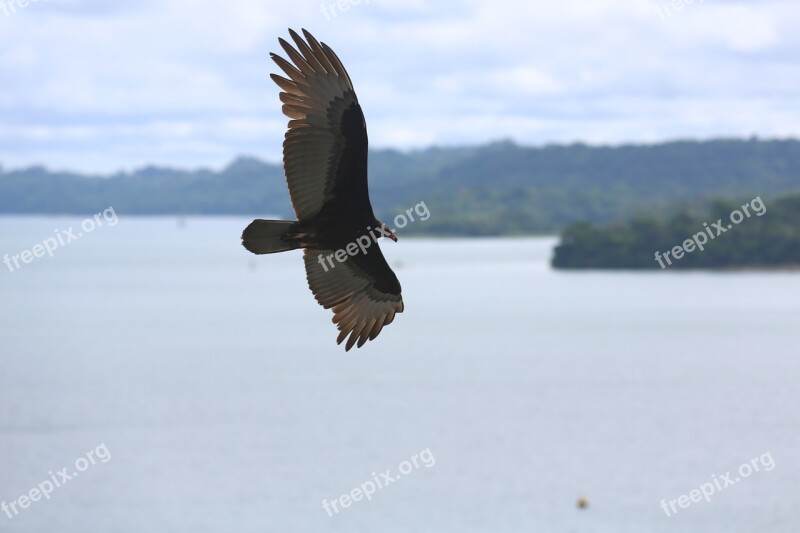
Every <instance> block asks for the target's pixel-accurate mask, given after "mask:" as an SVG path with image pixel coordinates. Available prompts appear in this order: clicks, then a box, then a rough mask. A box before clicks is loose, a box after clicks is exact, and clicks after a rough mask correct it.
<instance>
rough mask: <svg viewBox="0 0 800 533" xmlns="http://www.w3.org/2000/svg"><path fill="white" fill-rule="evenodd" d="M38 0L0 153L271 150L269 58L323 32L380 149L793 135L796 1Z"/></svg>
mask: <svg viewBox="0 0 800 533" xmlns="http://www.w3.org/2000/svg"><path fill="white" fill-rule="evenodd" d="M6 2H7V3H8V2H10V0H6ZM332 3H335V2H333V0H331V1H327V0H325V1H323V2H320V3H317V2H278V1H264V0H239V1H237V2H235V3H229V2H228V3H223V2H211V1H208V0H191V1H190V0H160V1H158V2H156V1H154V0H152V1H151V0H145V1H142V2H136V3H125V2H122V3H108V2H105V1H103V2H101V1H100V0H92V1H87V0H59V1H55V0H48V1H44V0H40V1H38V2H32V3H30V4H29V5H28V6H27V7H25V8H24V9H17V10H16V12H15V13H14V14H13V15H11V16H4V15H3V12H2V10H0V76H1V77H2V79H3V80H4V88H3V93H2V98H0V124H2V125H3V127H2V128H0V161H2V163H3V164H4V165H5V166H6V167H9V166H11V167H15V166H22V165H28V164H34V163H43V164H46V165H48V166H54V167H58V168H65V167H70V168H74V169H76V170H90V171H114V170H118V169H121V168H124V169H129V168H132V167H136V166H141V165H145V164H149V163H158V164H172V165H179V166H187V167H197V166H199V165H209V166H213V167H221V166H223V165H225V164H226V163H228V162H229V161H230V160H231V159H233V158H235V157H236V156H238V155H240V154H252V155H256V156H260V157H265V158H267V159H270V160H279V158H280V155H281V153H280V152H281V144H282V132H283V130H284V128H285V124H286V119H285V118H284V117H283V116H282V115H281V113H280V103H279V102H278V100H277V93H278V89H277V88H276V87H275V86H274V84H273V83H272V82H271V81H270V80H269V77H268V75H269V73H270V72H275V71H276V67H275V66H274V65H273V64H272V63H271V61H270V60H269V57H268V53H269V52H270V51H279V47H278V45H277V42H276V39H277V37H278V36H283V37H285V36H286V28H287V27H293V28H300V27H306V28H308V29H309V30H311V31H312V32H313V33H315V35H317V37H318V38H320V39H321V40H323V41H325V42H327V43H328V44H330V45H331V46H332V47H333V48H334V49H335V50H336V51H337V54H338V55H339V56H340V57H341V58H342V59H343V61H344V62H345V64H346V65H347V68H348V70H349V71H350V74H351V76H352V77H353V80H354V83H355V85H356V90H357V91H358V94H359V99H360V101H361V103H362V106H363V107H364V109H365V113H366V116H367V121H368V126H369V131H370V141H371V145H372V146H373V147H393V148H401V149H403V148H419V147H425V146H428V145H430V144H440V145H454V144H462V143H463V144H477V143H482V142H487V141H492V140H496V139H505V138H510V139H513V140H515V141H517V142H520V143H536V144H540V143H547V142H573V141H589V142H596V143H618V142H628V141H658V140H664V139H672V138H676V137H681V138H687V137H699V138H707V137H712V136H722V135H724V136H731V135H751V134H758V135H760V136H764V137H769V136H798V135H799V134H800V131H798V130H800V116H798V114H800V109H798V108H797V106H796V105H795V103H794V101H795V98H796V94H798V90H800V72H799V70H800V67H798V65H797V62H796V58H797V57H798V53H800V32H798V31H797V22H796V21H797V20H799V17H798V15H800V4H797V3H796V2H795V1H793V0H792V1H784V0H765V1H763V2H758V3H752V2H739V1H725V0H705V1H700V0H695V1H694V2H693V3H691V4H687V5H685V6H684V7H683V9H681V10H679V11H677V10H676V11H675V12H674V13H672V14H671V16H670V17H668V18H664V17H662V16H661V15H660V12H659V6H660V5H663V4H664V3H665V2H660V1H659V0H586V1H581V2H564V3H556V2H551V1H548V0H524V1H523V0H499V1H497V2H485V1H483V0H481V1H478V0H461V1H454V2H448V3H443V2H433V1H429V0H413V2H404V3H399V2H394V1H389V0H371V1H369V2H366V0H362V1H361V2H360V3H358V4H355V3H354V2H351V4H353V5H351V6H350V8H349V9H348V10H347V11H339V12H338V13H337V14H336V16H335V17H330V16H328V17H326V16H325V13H324V12H323V11H324V10H323V8H322V6H323V4H325V5H328V6H329V5H330V4H332Z"/></svg>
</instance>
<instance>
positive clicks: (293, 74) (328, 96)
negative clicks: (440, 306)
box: [242, 29, 403, 351]
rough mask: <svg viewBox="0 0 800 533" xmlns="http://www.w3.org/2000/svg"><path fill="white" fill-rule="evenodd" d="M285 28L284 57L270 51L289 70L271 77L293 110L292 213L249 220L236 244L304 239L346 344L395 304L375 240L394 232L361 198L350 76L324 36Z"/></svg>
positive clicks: (390, 313) (275, 246)
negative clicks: (293, 218)
mask: <svg viewBox="0 0 800 533" xmlns="http://www.w3.org/2000/svg"><path fill="white" fill-rule="evenodd" d="M289 34H290V35H291V37H292V40H293V41H294V43H295V45H296V46H297V48H294V47H293V46H292V45H291V44H289V43H288V42H286V41H285V40H284V39H280V38H279V39H278V42H279V43H280V45H281V47H282V48H283V49H284V51H285V52H286V55H287V56H288V57H289V59H290V60H291V62H289V61H287V60H286V59H284V58H283V57H281V56H279V55H276V54H270V57H271V58H272V59H273V61H275V63H277V65H278V66H279V67H280V68H281V70H282V71H283V72H284V73H285V74H286V76H288V78H286V77H283V76H279V75H277V74H272V75H271V76H270V77H271V78H272V80H273V81H274V82H275V83H276V84H278V86H279V87H280V88H281V89H282V92H281V93H280V100H281V102H283V113H284V114H285V115H286V116H287V117H289V118H290V119H291V120H289V125H288V130H287V131H286V135H285V138H284V142H283V163H284V172H285V174H286V183H287V185H288V188H289V196H290V197H291V201H292V207H293V208H294V212H295V215H296V216H297V220H296V221H284V220H254V221H253V222H252V223H251V224H250V225H249V226H248V227H247V228H246V229H245V230H244V233H243V234H242V244H243V245H244V247H245V248H247V249H248V250H249V251H250V252H252V253H254V254H271V253H276V252H285V251H287V250H294V249H297V248H302V249H303V253H304V256H303V259H304V262H305V268H306V278H307V280H308V286H309V288H310V289H311V292H313V293H314V297H315V298H316V300H317V302H319V304H320V305H321V306H322V307H324V308H325V309H331V310H332V311H333V322H334V323H335V324H336V326H337V327H338V328H339V337H338V338H337V343H338V344H341V343H342V342H343V341H344V340H345V339H347V344H346V345H345V349H346V350H348V351H349V350H350V348H352V347H353V346H354V345H357V346H358V347H359V348H360V347H361V346H363V345H364V343H365V342H367V341H368V340H373V339H375V337H377V336H378V334H379V333H380V332H381V330H382V329H383V327H384V326H386V325H388V324H390V323H391V322H392V320H394V317H395V315H396V314H397V313H402V312H403V298H402V296H401V290H400V282H399V281H398V280H397V276H395V274H394V272H393V271H392V269H391V268H390V267H389V265H388V263H387V262H386V259H385V258H384V257H383V254H382V253H381V250H380V247H379V246H378V243H377V239H378V238H380V237H388V238H390V239H392V240H393V241H395V242H397V236H396V235H395V233H394V232H393V231H392V230H391V229H390V228H389V227H388V226H387V225H386V224H384V223H383V222H381V221H379V220H378V219H376V218H375V214H374V213H373V211H372V204H370V201H369V189H368V186H367V147H368V141H367V125H366V122H365V120H364V113H363V112H362V110H361V106H360V105H359V104H358V98H357V97H356V93H355V90H354V89H353V83H352V81H351V80H350V76H349V75H348V74H347V71H346V70H345V68H344V66H343V65H342V62H341V61H340V60H339V58H338V57H337V56H336V54H335V53H334V52H333V50H331V49H330V47H328V46H327V45H326V44H325V43H320V42H318V41H317V40H316V39H315V38H314V36H312V35H311V34H310V33H309V32H307V31H306V30H303V36H304V37H305V40H304V39H303V38H302V37H300V36H299V35H298V34H297V33H296V32H295V31H293V30H291V29H290V30H289ZM367 242H369V243H370V244H369V246H366V243H367ZM353 251H355V253H351V252H353ZM333 258H336V261H335V262H334V260H333ZM340 258H344V259H345V260H342V259H340ZM348 337H349V338H348Z"/></svg>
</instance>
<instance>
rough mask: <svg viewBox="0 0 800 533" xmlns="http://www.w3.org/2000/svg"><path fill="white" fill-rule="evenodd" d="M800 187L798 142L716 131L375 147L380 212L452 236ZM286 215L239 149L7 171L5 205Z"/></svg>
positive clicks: (29, 210)
mask: <svg viewBox="0 0 800 533" xmlns="http://www.w3.org/2000/svg"><path fill="white" fill-rule="evenodd" d="M790 191H800V142H798V141H777V140H773V141H759V140H756V139H751V140H716V141H708V142H693V141H685V142H671V143H664V144H658V145H627V146H619V147H592V146H586V145H582V144H575V145H569V146H545V147H540V148H532V147H523V146H518V145H515V144H513V143H510V142H501V143H495V144H491V145H487V146H482V147H476V148H431V149H428V150H423V151H416V152H411V153H401V152H397V151H387V150H382V151H373V152H372V153H371V154H370V193H371V195H372V199H373V204H374V206H375V210H376V213H377V214H378V216H379V218H382V219H386V220H389V219H391V218H393V217H394V215H395V214H397V213H401V212H403V211H404V210H405V209H407V208H409V207H411V206H413V205H415V204H417V203H419V202H422V201H424V202H425V203H426V205H427V206H428V207H429V209H430V211H431V217H430V219H429V220H428V221H426V222H425V224H414V225H411V226H409V227H408V228H407V230H406V231H409V232H426V233H436V234H449V235H504V234H532V233H554V232H557V231H559V230H561V229H563V228H564V227H566V226H568V225H569V224H572V223H575V222H578V221H584V220H585V221H589V222H592V223H606V222H609V221H611V220H614V219H618V218H621V217H627V216H630V215H632V214H634V213H637V212H641V211H648V212H650V213H660V214H668V213H671V212H674V211H676V210H678V209H680V208H684V207H686V208H698V207H701V206H703V205H706V203H707V202H709V201H710V200H711V199H714V198H739V197H755V196H757V195H761V196H762V197H764V198H767V197H771V196H774V195H777V194H781V193H786V192H790ZM108 206H114V208H115V209H116V211H117V212H118V213H120V214H128V215H131V214H141V215H154V214H183V215H188V214H205V215H212V214H220V215H223V214H225V215H231V214H238V215H261V216H263V215H277V216H283V217H291V216H292V211H291V206H290V204H289V199H288V194H287V191H286V187H285V183H284V178H283V173H282V169H281V167H280V166H278V165H273V164H267V163H263V162H261V161H259V160H256V159H252V158H241V159H238V160H237V161H235V162H234V163H232V164H231V165H230V166H228V167H227V168H225V169H224V170H222V171H220V172H213V171H208V170H202V171H191V172H190V171H180V170H174V169H165V168H156V167H148V168H144V169H142V170H139V171H136V172H133V173H124V174H116V175H113V176H106V177H88V176H81V175H77V174H69V173H53V172H48V171H47V170H45V169H44V168H40V167H36V168H30V169H26V170H21V171H7V172H1V173H0V213H5V214H22V213H26V214H67V213H69V214H87V213H94V212H97V211H98V210H99V209H102V208H105V207H108Z"/></svg>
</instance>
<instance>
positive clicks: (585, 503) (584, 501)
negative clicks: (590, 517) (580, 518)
mask: <svg viewBox="0 0 800 533" xmlns="http://www.w3.org/2000/svg"><path fill="white" fill-rule="evenodd" d="M587 507H589V500H587V499H586V498H584V497H580V498H578V509H586V508H587Z"/></svg>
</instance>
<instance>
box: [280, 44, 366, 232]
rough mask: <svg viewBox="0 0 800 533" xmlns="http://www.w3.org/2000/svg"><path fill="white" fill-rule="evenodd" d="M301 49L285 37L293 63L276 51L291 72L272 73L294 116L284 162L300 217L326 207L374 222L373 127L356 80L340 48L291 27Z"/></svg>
mask: <svg viewBox="0 0 800 533" xmlns="http://www.w3.org/2000/svg"><path fill="white" fill-rule="evenodd" d="M289 33H290V35H291V36H292V39H293V40H294V42H295V44H296V45H297V49H295V48H294V47H292V45H290V44H289V43H288V42H286V41H285V40H283V39H279V42H280V44H281V46H282V47H283V49H284V50H285V51H286V54H287V55H288V57H289V59H290V60H291V63H290V62H289V61H287V60H285V59H284V58H282V57H280V56H278V55H275V54H271V57H272V59H273V60H274V61H275V63H277V64H278V66H279V67H280V68H281V69H282V70H283V71H284V72H285V73H286V75H287V76H288V79H287V78H284V77H282V76H279V75H277V74H272V75H271V77H272V79H273V80H274V81H275V83H277V84H278V86H279V87H280V88H281V89H283V92H281V93H280V99H281V101H282V102H283V113H284V114H285V115H286V116H288V117H289V118H290V119H291V120H290V121H289V130H288V131H287V132H286V138H285V140H284V143H283V162H284V167H285V172H286V182H287V184H288V186H289V194H290V195H291V199H292V206H293V207H294V211H295V214H296V215H297V218H298V220H300V221H303V220H305V219H308V218H311V217H313V216H314V215H316V214H318V213H319V212H320V211H321V210H322V208H323V207H325V208H326V210H327V211H328V212H330V213H331V214H333V215H336V214H340V213H341V214H344V215H346V216H349V217H353V213H357V214H358V217H359V218H363V220H364V221H367V222H368V223H369V222H372V220H374V218H375V217H374V214H373V212H372V206H371V204H370V201H369V192H368V188H367V148H368V140H367V127H366V123H365V121H364V114H363V112H362V111H361V106H360V105H359V104H358V99H357V98H356V93H355V91H354V90H353V84H352V82H351V81H350V76H348V74H347V71H346V70H345V69H344V66H342V62H341V61H340V60H339V58H338V57H337V56H336V54H335V53H334V52H333V50H331V49H330V48H329V47H328V46H327V45H325V44H324V43H320V42H318V41H317V40H316V39H315V38H314V36H313V35H311V34H310V33H309V32H307V31H306V30H303V35H304V36H305V38H306V40H305V41H304V40H303V39H302V38H301V37H300V36H299V35H298V34H297V33H296V32H294V31H292V30H289Z"/></svg>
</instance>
